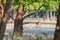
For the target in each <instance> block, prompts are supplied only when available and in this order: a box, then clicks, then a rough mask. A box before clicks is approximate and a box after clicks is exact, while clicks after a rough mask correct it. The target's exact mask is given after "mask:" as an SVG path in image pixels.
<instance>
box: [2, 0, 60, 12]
mask: <svg viewBox="0 0 60 40" xmlns="http://www.w3.org/2000/svg"><path fill="white" fill-rule="evenodd" d="M5 2H6V0H2V3H3V4H5ZM20 3H22V4H24V5H25V7H24V9H25V10H28V9H30V10H37V9H38V8H39V6H40V5H42V4H43V3H45V4H46V5H45V6H43V7H42V8H41V9H40V10H49V11H56V9H58V6H59V0H13V1H12V6H16V7H18V5H19V4H20Z"/></svg>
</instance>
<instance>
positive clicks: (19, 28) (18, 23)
mask: <svg viewBox="0 0 60 40" xmlns="http://www.w3.org/2000/svg"><path fill="white" fill-rule="evenodd" d="M23 8H24V7H23V4H20V5H19V7H18V10H17V15H16V18H15V20H14V33H13V36H15V37H16V35H19V36H20V35H22V33H23V20H22V17H23Z"/></svg>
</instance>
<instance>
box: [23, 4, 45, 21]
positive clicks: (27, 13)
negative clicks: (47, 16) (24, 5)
mask: <svg viewBox="0 0 60 40" xmlns="http://www.w3.org/2000/svg"><path fill="white" fill-rule="evenodd" d="M44 5H45V3H44V4H42V5H41V6H40V7H39V8H38V10H37V11H36V12H30V11H29V10H28V11H27V12H26V14H25V15H24V16H23V20H24V19H25V18H26V17H28V16H31V15H33V14H35V13H37V12H38V11H39V9H40V8H41V7H42V6H44Z"/></svg>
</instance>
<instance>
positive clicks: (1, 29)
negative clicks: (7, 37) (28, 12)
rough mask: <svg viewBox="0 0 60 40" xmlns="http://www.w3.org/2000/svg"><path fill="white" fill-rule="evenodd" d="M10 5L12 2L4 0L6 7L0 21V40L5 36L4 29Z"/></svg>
mask: <svg viewBox="0 0 60 40" xmlns="http://www.w3.org/2000/svg"><path fill="white" fill-rule="evenodd" d="M11 4H12V0H6V5H5V9H4V15H3V17H2V18H1V20H0V22H1V23H0V40H3V37H4V34H5V29H6V23H7V20H8V13H9V11H10V8H11Z"/></svg>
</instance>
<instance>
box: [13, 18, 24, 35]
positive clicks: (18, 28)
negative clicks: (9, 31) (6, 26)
mask: <svg viewBox="0 0 60 40" xmlns="http://www.w3.org/2000/svg"><path fill="white" fill-rule="evenodd" d="M22 23H23V21H22V20H21V19H15V21H14V36H16V35H20V36H21V35H22V33H23V24H22Z"/></svg>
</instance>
